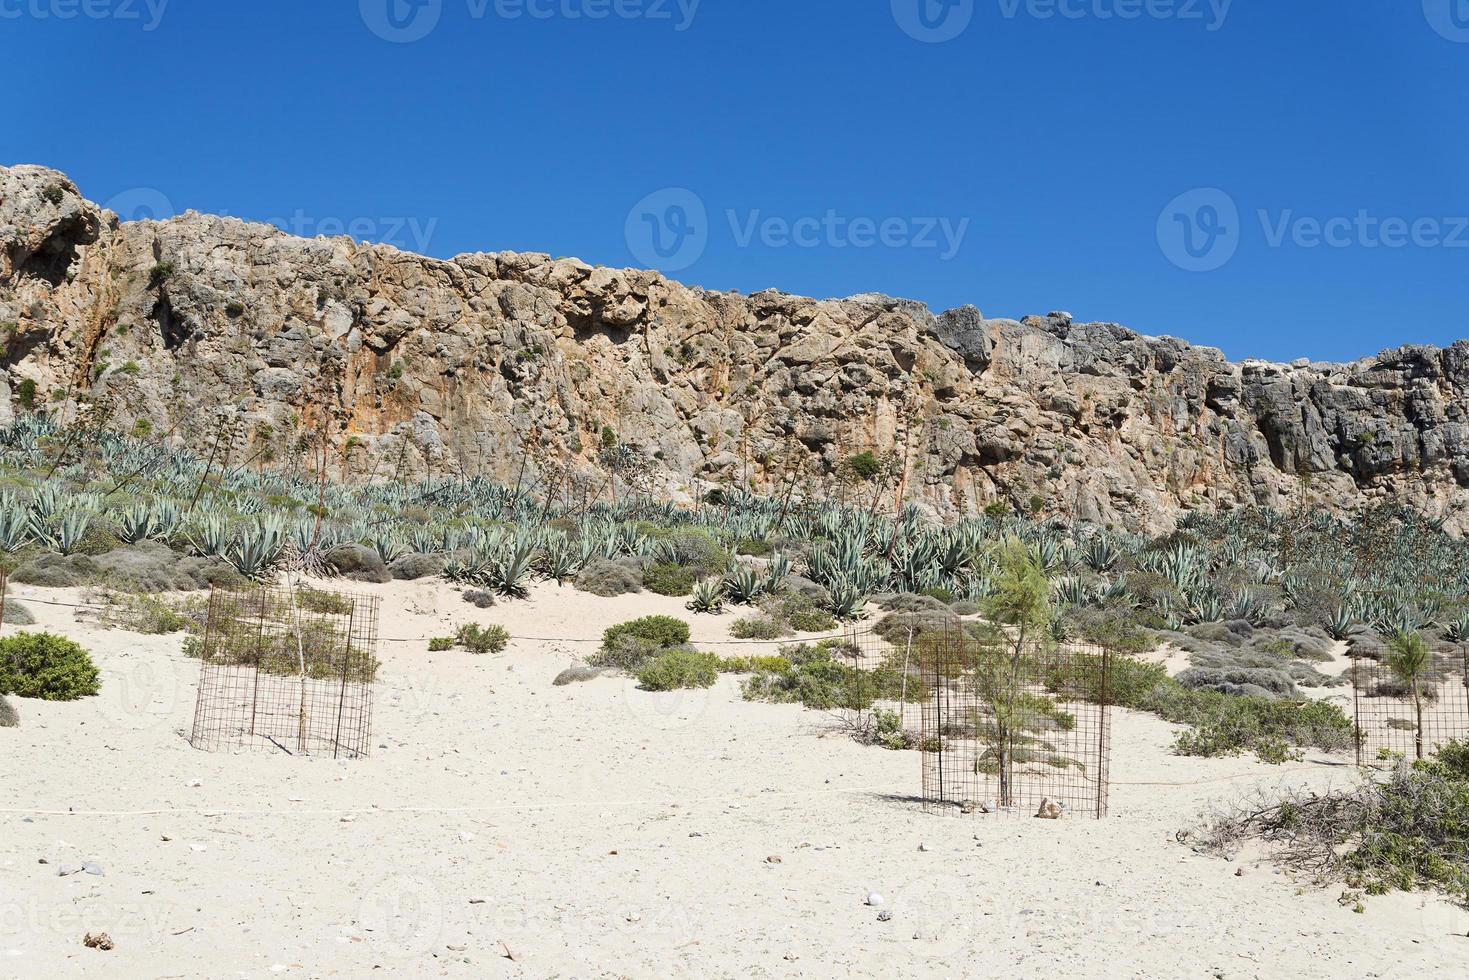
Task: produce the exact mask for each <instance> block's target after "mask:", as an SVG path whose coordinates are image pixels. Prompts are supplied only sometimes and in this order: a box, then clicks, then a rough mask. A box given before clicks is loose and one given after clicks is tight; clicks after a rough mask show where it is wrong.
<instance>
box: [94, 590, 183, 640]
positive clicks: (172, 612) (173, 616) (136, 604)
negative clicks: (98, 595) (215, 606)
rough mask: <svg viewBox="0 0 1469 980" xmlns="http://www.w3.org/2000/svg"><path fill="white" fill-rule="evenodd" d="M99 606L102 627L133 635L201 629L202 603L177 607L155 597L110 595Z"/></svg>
mask: <svg viewBox="0 0 1469 980" xmlns="http://www.w3.org/2000/svg"><path fill="white" fill-rule="evenodd" d="M103 603H104V604H103V606H102V613H101V621H102V623H103V625H105V626H108V627H112V628H116V629H125V630H131V631H133V632H134V633H149V634H153V635H162V634H164V633H178V632H180V631H182V630H187V629H190V628H192V627H196V626H202V624H203V619H204V615H205V609H204V603H203V601H202V600H200V601H189V602H186V603H184V604H183V605H182V606H179V605H175V604H173V603H171V602H169V601H168V600H166V599H160V598H159V597H158V596H155V595H135V594H132V593H113V594H110V595H107V596H105V597H104V599H103Z"/></svg>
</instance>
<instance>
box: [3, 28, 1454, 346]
mask: <svg viewBox="0 0 1469 980" xmlns="http://www.w3.org/2000/svg"><path fill="white" fill-rule="evenodd" d="M920 4H922V5H924V6H922V7H921V8H920ZM390 5H391V8H390ZM0 51H3V52H4V55H5V63H6V65H7V67H8V69H9V71H8V76H9V78H10V80H11V97H10V99H9V100H7V101H8V105H7V109H6V116H7V118H6V122H5V125H4V127H3V128H0V162H5V163H19V162H33V163H43V164H47V165H49V166H53V167H56V168H58V169H61V170H64V171H66V172H67V173H68V174H70V175H71V177H72V178H73V179H74V180H76V181H77V183H78V184H79V185H80V186H81V188H82V190H83V192H84V193H85V194H87V196H89V197H91V198H92V199H94V200H97V201H101V202H108V201H114V200H115V201H116V202H118V204H119V209H120V210H124V211H129V212H132V213H137V214H143V213H148V212H149V211H150V210H160V209H165V208H173V209H176V210H179V211H182V210H184V209H185V208H195V209H198V210H202V211H214V212H225V213H229V214H234V215H238V216H241V217H247V218H252V219H257V220H273V221H275V222H276V223H278V224H281V225H283V226H284V227H287V228H288V229H289V230H293V231H296V232H300V233H305V234H316V233H318V232H319V233H324V234H335V233H343V232H348V233H353V234H355V235H356V236H357V237H359V238H370V239H375V240H386V241H389V242H391V243H393V244H396V245H399V246H400V247H405V248H409V249H412V250H415V251H418V250H422V251H427V252H428V253H430V254H433V255H438V256H443V257H448V256H451V255H454V254H457V253H459V252H465V251H486V250H499V249H516V250H528V251H547V252H551V253H553V254H556V255H575V256H578V257H580V258H583V259H585V260H587V261H589V262H593V263H599V264H609V265H617V266H623V265H648V264H652V265H657V266H659V267H662V268H664V269H665V270H667V271H670V274H672V275H673V276H674V277H675V278H678V279H681V280H684V281H686V282H691V283H697V284H701V285H704V286H707V287H710V288H716V289H738V290H741V291H746V292H750V291H754V290H758V289H762V288H766V287H771V286H774V287H778V288H781V289H784V290H786V291H789V292H795V293H803V294H808V295H815V296H842V295H849V294H852V293H856V292H866V291H878V292H886V293H890V294H894V295H902V296H910V297H913V298H916V299H920V300H923V301H925V302H927V303H928V304H929V305H931V306H932V307H934V308H935V309H944V308H947V307H951V306H957V305H960V304H964V303H974V304H975V305H977V306H978V307H980V309H982V310H983V311H984V312H985V314H986V315H987V316H1020V315H1024V314H1026V313H1035V312H1040V313H1044V312H1046V311H1048V310H1055V309H1065V310H1070V311H1071V312H1072V313H1073V314H1074V315H1076V316H1077V317H1078V318H1082V319H1089V320H1112V321H1117V322H1120V323H1123V324H1126V325H1128V326H1130V327H1133V328H1135V329H1138V330H1141V331H1144V332H1146V333H1152V334H1170V335H1173V336H1178V337H1183V338H1185V339H1187V340H1190V341H1193V342H1196V343H1205V344H1212V345H1215V346H1219V347H1222V348H1224V350H1225V351H1226V352H1227V353H1228V354H1229V355H1230V356H1232V357H1243V356H1252V355H1253V356H1262V357H1270V358H1274V359H1291V358H1295V357H1302V356H1305V357H1311V358H1330V359H1344V358H1351V357H1357V356H1361V355H1364V354H1369V353H1374V352H1376V351H1378V350H1380V349H1382V348H1385V347H1390V346H1396V345H1398V344H1402V343H1408V342H1427V343H1438V344H1446V343H1449V342H1451V341H1453V340H1454V339H1457V338H1459V337H1466V336H1469V314H1466V310H1469V126H1465V124H1464V118H1465V111H1464V105H1465V101H1464V100H1465V91H1466V89H1469V84H1466V83H1469V0H1289V2H1281V0H1233V2H1230V0H829V2H825V3H817V2H814V0H208V2H203V0H0Z"/></svg>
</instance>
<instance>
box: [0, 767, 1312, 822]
mask: <svg viewBox="0 0 1469 980" xmlns="http://www.w3.org/2000/svg"><path fill="white" fill-rule="evenodd" d="M1326 765H1329V763H1323V762H1316V763H1311V764H1310V768H1301V769H1289V770H1286V771H1285V772H1282V773H1277V774H1267V773H1258V772H1237V773H1231V774H1229V775H1227V776H1215V777H1212V778H1210V779H1196V780H1188V781H1185V782H1119V781H1115V780H1114V781H1112V782H1111V783H1110V785H1112V786H1171V787H1180V788H1181V787H1189V786H1208V785H1210V784H1213V783H1224V782H1233V781H1234V780H1236V779H1257V778H1260V777H1261V776H1265V775H1279V776H1287V775H1302V774H1304V773H1306V772H1308V771H1311V769H1314V768H1317V767H1321V766H1326ZM858 794H866V795H880V796H891V795H892V793H891V791H890V790H889V789H888V788H886V787H883V788H878V787H860V786H852V787H838V788H835V789H813V790H787V791H779V792H772V793H753V794H750V793H745V794H734V795H728V796H702V797H695V798H693V799H683V800H669V799H638V800H566V801H562V802H541V803H534V802H532V803H487V804H478V805H474V806H369V807H346V808H324V809H290V808H280V809H273V810H261V809H236V808H231V807H162V808H159V809H153V810H39V809H29V808H25V807H0V813H5V814H23V815H29V816H46V817H150V816H166V815H173V814H195V815H200V816H218V817H231V816H300V817H304V816H341V815H345V814H368V815H370V814H379V813H392V814H402V813H491V812H504V811H509V810H570V809H586V808H589V807H603V808H607V807H640V806H667V807H672V806H680V807H682V806H693V805H696V804H710V803H731V802H749V801H759V800H768V799H794V798H803V797H817V796H830V795H846V796H850V795H858ZM915 802H917V801H916V800H915Z"/></svg>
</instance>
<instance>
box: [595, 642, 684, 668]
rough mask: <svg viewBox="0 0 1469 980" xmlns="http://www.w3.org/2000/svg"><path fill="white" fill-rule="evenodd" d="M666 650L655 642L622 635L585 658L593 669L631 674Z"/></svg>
mask: <svg viewBox="0 0 1469 980" xmlns="http://www.w3.org/2000/svg"><path fill="white" fill-rule="evenodd" d="M666 649H667V647H664V646H662V645H660V644H659V643H658V642H657V641H656V640H649V639H647V638H645V637H641V636H628V635H622V636H618V637H616V638H615V639H613V640H612V642H611V643H603V645H602V648H601V649H600V650H598V651H597V652H596V653H594V654H592V655H591V656H590V657H588V658H587V663H588V664H589V665H591V666H593V667H599V668H610V669H612V670H620V671H623V672H624V673H628V674H632V673H636V672H637V670H638V668H639V667H641V666H642V665H643V664H645V663H647V662H648V661H649V660H652V659H653V658H654V657H656V656H658V655H659V654H661V653H662V652H663V651H664V650H666Z"/></svg>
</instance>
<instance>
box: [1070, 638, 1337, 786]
mask: <svg viewBox="0 0 1469 980" xmlns="http://www.w3.org/2000/svg"><path fill="white" fill-rule="evenodd" d="M1099 661H1100V658H1098V657H1079V658H1076V659H1075V660H1074V661H1073V665H1072V666H1073V669H1071V670H1068V671H1065V672H1061V671H1060V670H1059V669H1057V670H1053V671H1052V672H1051V673H1050V674H1049V675H1048V676H1047V677H1046V678H1045V686H1046V689H1047V690H1048V691H1049V692H1051V693H1053V694H1061V695H1064V696H1066V697H1074V698H1076V699H1078V700H1085V701H1090V702H1093V703H1095V702H1096V701H1098V700H1099V699H1100V697H1101V684H1100V680H1099V678H1100V674H1101V671H1100V662H1099ZM1107 688H1108V691H1107V693H1108V700H1109V703H1111V704H1114V705H1117V706H1119V707H1123V708H1130V709H1132V710H1134V711H1146V712H1149V713H1150V714H1155V715H1157V716H1158V717H1160V718H1162V719H1163V720H1164V721H1170V722H1173V723H1175V724H1182V725H1188V726H1190V730H1189V731H1186V732H1181V733H1180V734H1179V735H1178V737H1177V740H1176V741H1175V743H1174V751H1175V752H1177V753H1179V754H1180V755H1193V756H1205V757H1214V756H1221V755H1234V754H1237V753H1239V752H1245V751H1255V752H1256V753H1257V754H1259V755H1260V756H1261V758H1262V759H1264V760H1265V761H1272V762H1273V761H1276V760H1279V761H1284V759H1283V758H1281V757H1282V755H1283V753H1284V752H1285V748H1284V747H1286V746H1299V747H1304V748H1319V749H1322V750H1324V751H1327V752H1338V751H1343V750H1345V749H1348V748H1351V747H1352V746H1353V745H1355V744H1356V743H1355V739H1356V726H1355V725H1354V724H1353V723H1352V720H1351V719H1350V718H1348V717H1347V716H1346V715H1345V714H1344V713H1343V712H1342V710H1341V709H1340V708H1338V707H1337V706H1336V705H1334V704H1329V703H1327V702H1325V701H1315V700H1309V699H1308V700H1287V699H1278V698H1270V697H1256V696H1237V695H1231V694H1223V693H1220V692H1218V691H1210V690H1190V689H1189V688H1186V687H1184V686H1183V685H1182V684H1180V683H1179V682H1178V681H1177V680H1175V679H1173V678H1171V677H1169V676H1168V672H1167V670H1165V669H1164V668H1163V667H1162V666H1161V665H1159V664H1150V663H1144V662H1142V661H1139V660H1134V659H1133V658H1131V657H1124V656H1114V657H1113V658H1112V671H1111V673H1110V675H1109V677H1108V679H1107Z"/></svg>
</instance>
